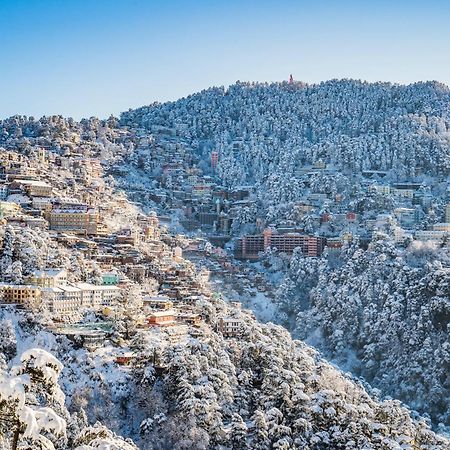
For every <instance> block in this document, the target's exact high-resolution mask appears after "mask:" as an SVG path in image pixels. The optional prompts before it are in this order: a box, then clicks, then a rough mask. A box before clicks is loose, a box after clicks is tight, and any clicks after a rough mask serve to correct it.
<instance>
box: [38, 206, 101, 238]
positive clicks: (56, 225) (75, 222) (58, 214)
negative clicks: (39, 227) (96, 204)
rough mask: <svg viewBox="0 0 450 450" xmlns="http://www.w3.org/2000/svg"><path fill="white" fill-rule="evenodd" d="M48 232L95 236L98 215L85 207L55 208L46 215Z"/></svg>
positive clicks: (97, 226)
mask: <svg viewBox="0 0 450 450" xmlns="http://www.w3.org/2000/svg"><path fill="white" fill-rule="evenodd" d="M46 219H47V221H48V223H49V228H50V230H53V231H59V232H64V233H67V232H68V233H74V234H82V235H96V234H97V232H98V228H99V225H100V215H99V213H98V211H96V210H95V209H92V208H89V207H88V206H87V205H70V206H63V207H61V206H57V207H54V208H53V209H52V210H51V211H49V212H48V213H47V214H46Z"/></svg>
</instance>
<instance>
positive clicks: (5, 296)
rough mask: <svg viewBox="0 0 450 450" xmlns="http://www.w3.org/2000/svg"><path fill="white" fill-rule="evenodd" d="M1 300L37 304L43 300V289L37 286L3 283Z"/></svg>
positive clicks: (26, 304)
mask: <svg viewBox="0 0 450 450" xmlns="http://www.w3.org/2000/svg"><path fill="white" fill-rule="evenodd" d="M0 301H1V302H2V303H9V304H14V303H17V304H19V305H25V306H28V307H29V306H37V305H38V304H39V303H40V301H41V290H40V289H39V288H38V287H37V286H28V285H22V284H8V283H1V284H0Z"/></svg>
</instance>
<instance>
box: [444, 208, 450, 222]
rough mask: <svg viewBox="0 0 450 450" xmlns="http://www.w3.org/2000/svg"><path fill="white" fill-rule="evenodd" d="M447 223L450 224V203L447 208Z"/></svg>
mask: <svg viewBox="0 0 450 450" xmlns="http://www.w3.org/2000/svg"><path fill="white" fill-rule="evenodd" d="M445 221H446V222H450V203H449V204H448V205H447V206H446V207H445Z"/></svg>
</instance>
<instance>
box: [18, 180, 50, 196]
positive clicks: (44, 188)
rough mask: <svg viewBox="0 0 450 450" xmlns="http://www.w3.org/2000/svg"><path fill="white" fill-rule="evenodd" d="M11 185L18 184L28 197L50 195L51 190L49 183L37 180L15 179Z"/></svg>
mask: <svg viewBox="0 0 450 450" xmlns="http://www.w3.org/2000/svg"><path fill="white" fill-rule="evenodd" d="M11 186H18V187H20V188H21V189H23V190H24V191H25V192H26V193H27V194H28V195H29V196H30V197H50V196H51V195H52V192H53V187H52V185H51V184H48V183H45V182H44V181H39V180H18V179H16V180H15V181H14V182H13V183H11Z"/></svg>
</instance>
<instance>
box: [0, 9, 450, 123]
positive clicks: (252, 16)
mask: <svg viewBox="0 0 450 450" xmlns="http://www.w3.org/2000/svg"><path fill="white" fill-rule="evenodd" d="M449 24H450V1H448V0H427V1H426V2H425V1H416V0H409V1H407V0H389V1H388V0H329V1H325V0H308V1H303V0H297V1H284V0H279V1H276V0H273V1H264V0H260V1H252V0H241V1H234V0H228V1H227V0H209V1H204V0H196V1H181V0H180V1H172V0H0V37H1V40H0V42H1V47H0V49H1V50H0V55H1V60H0V118H3V117H7V116H10V115H13V114H26V115H34V116H35V117H39V116H41V115H44V114H63V115H65V116H72V117H74V118H77V119H79V118H81V117H89V116H92V115H96V116H99V117H101V118H104V117H107V116H108V115H109V114H111V113H112V114H118V113H119V112H120V111H123V110H126V109H128V108H130V107H137V106H142V105H145V104H149V103H151V102H153V101H156V100H158V101H166V100H174V99H177V98H179V97H182V96H185V95H188V94H190V93H193V92H196V91H199V90H201V89H205V88H207V87H209V86H212V85H216V86H218V85H229V84H231V83H234V82H235V81H236V80H242V81H244V80H245V81H275V80H283V79H287V78H288V76H289V74H290V73H292V74H293V75H294V78H295V79H297V80H303V81H307V82H318V81H322V80H327V79H330V78H342V77H350V78H361V79H366V80H369V81H376V80H383V81H393V82H400V83H409V82H413V81H417V80H438V81H442V82H444V83H446V84H450V49H449V47H450V26H449Z"/></svg>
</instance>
